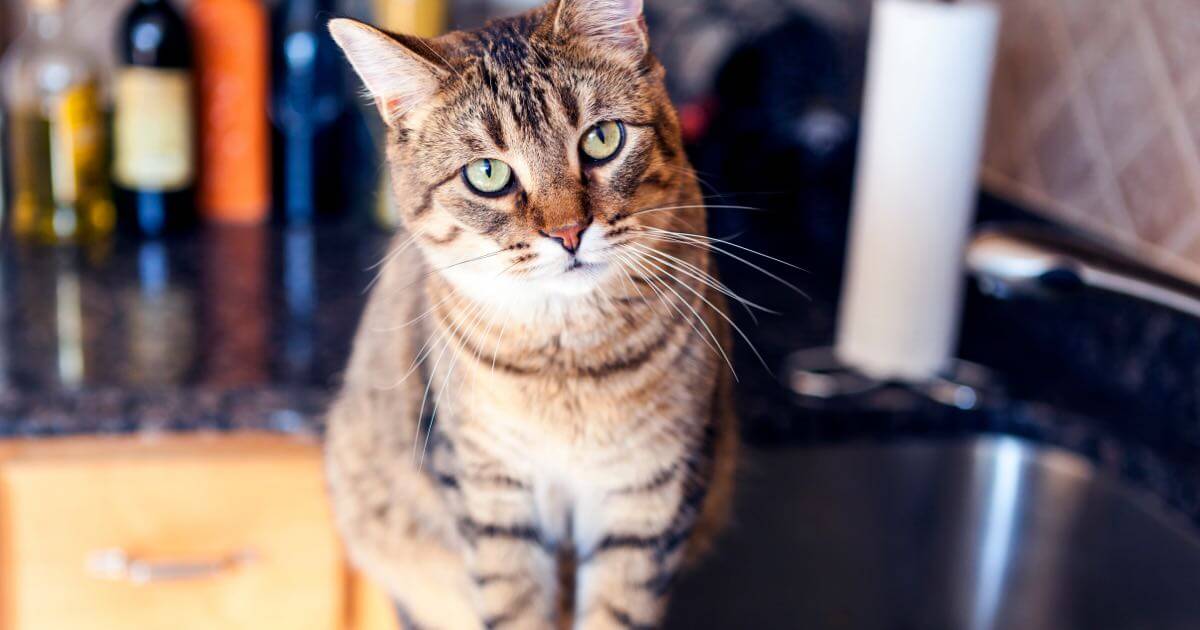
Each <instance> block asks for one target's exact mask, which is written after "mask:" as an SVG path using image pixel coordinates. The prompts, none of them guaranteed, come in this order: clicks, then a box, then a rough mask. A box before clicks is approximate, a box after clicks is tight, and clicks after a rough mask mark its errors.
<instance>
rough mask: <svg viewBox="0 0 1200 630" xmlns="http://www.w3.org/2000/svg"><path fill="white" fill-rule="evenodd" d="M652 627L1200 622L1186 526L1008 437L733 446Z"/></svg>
mask: <svg viewBox="0 0 1200 630" xmlns="http://www.w3.org/2000/svg"><path fill="white" fill-rule="evenodd" d="M741 474H742V478H741V482H740V493H741V494H740V496H739V503H738V507H737V510H736V512H735V514H736V520H735V522H734V523H733V524H732V526H731V528H730V529H729V531H728V532H727V533H726V535H725V536H724V538H722V540H721V542H720V544H719V545H718V547H717V550H716V552H715V553H714V555H713V556H711V557H709V558H707V559H706V560H705V562H703V563H702V564H701V565H700V566H699V567H698V568H697V569H696V570H694V571H692V572H690V573H689V574H688V575H686V576H685V577H684V578H683V579H682V580H681V581H680V583H679V585H678V587H677V590H676V596H675V598H674V601H673V602H672V605H671V611H670V615H669V621H668V624H667V627H668V628H678V629H681V630H682V629H698V628H736V629H741V628H753V629H760V630H761V629H770V628H803V629H807V630H822V629H835V628H836V629H852V630H858V629H864V630H865V629H886V630H908V629H912V630H940V629H947V630H1000V629H1004V630H1008V629H1012V630H1017V629H1020V630H1041V629H1047V630H1050V629H1053V630H1074V629H1081V630H1082V629H1087V630H1097V629H1099V630H1109V629H1112V630H1123V629H1154V630H1174V629H1180V630H1183V629H1188V630H1194V629H1195V628H1200V532H1198V531H1197V530H1196V529H1195V528H1194V526H1192V525H1190V524H1189V523H1188V522H1187V521H1186V520H1184V519H1183V518H1182V517H1181V516H1179V515H1177V514H1174V513H1171V512H1169V511H1168V510H1167V509H1165V508H1164V507H1162V506H1161V505H1159V504H1158V503H1157V502H1156V500H1155V499H1154V498H1153V497H1152V496H1149V495H1147V494H1146V493H1143V492H1141V491H1139V490H1137V489H1135V488H1133V487H1132V486H1129V485H1126V484H1124V483H1123V482H1120V481H1118V480H1116V479H1112V478H1109V477H1108V476H1106V475H1103V474H1101V473H1100V472H1098V471H1097V470H1096V469H1095V468H1094V467H1093V466H1092V464H1091V463H1090V462H1089V461H1088V460H1087V459H1085V458H1083V457H1080V456H1077V455H1075V454H1073V453H1070V452H1068V451H1064V450H1060V449H1054V448H1046V447H1040V446H1037V445H1034V444H1033V443H1030V442H1026V441H1023V440H1018V439H1015V438H1009V437H976V438H970V439H959V440H938V441H935V440H922V441H910V442H887V443H871V444H848V445H847V444H842V445H831V446H806V447H790V448H773V449H770V450H756V449H747V452H746V453H745V456H744V464H743V470H742V473H741Z"/></svg>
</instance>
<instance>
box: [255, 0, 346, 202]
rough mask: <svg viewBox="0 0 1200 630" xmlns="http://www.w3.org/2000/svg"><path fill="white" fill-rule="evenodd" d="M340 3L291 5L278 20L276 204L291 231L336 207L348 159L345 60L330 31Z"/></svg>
mask: <svg viewBox="0 0 1200 630" xmlns="http://www.w3.org/2000/svg"><path fill="white" fill-rule="evenodd" d="M337 4H338V3H337V2H336V0H285V1H284V2H281V3H280V4H279V5H278V6H277V7H276V9H275V11H274V14H273V15H272V32H273V39H274V42H273V43H272V47H271V48H272V75H273V77H272V78H273V80H272V88H273V91H274V94H273V95H272V99H271V101H272V103H271V105H272V107H271V115H272V116H271V117H272V121H273V122H274V124H275V132H276V136H277V138H278V140H277V143H276V144H277V146H278V149H279V153H280V156H279V161H280V162H281V165H282V167H283V168H282V169H279V170H278V173H277V176H278V182H277V189H278V191H279V192H278V194H277V195H276V200H277V202H278V203H279V206H280V209H281V211H282V215H283V217H284V219H285V221H286V222H288V223H306V222H309V221H311V220H312V219H313V216H314V214H315V213H316V211H317V209H318V207H320V206H325V207H335V208H336V207H337V206H338V205H339V203H342V202H344V200H341V199H338V197H339V196H340V195H338V194H337V192H338V191H337V190H336V188H337V186H336V183H337V181H338V180H340V179H341V178H340V177H338V176H337V175H335V174H336V173H337V172H338V170H339V169H338V166H339V164H340V163H341V162H342V161H343V160H345V159H347V157H348V156H344V155H342V151H340V146H339V140H341V139H342V138H341V137H340V136H341V135H342V134H340V133H337V132H338V131H339V130H338V129H337V128H336V124H335V123H337V121H338V119H339V118H340V117H341V116H342V113H343V111H344V110H345V109H346V100H347V98H346V96H347V91H346V89H345V86H344V85H343V84H342V76H343V75H342V73H343V64H344V61H343V60H342V55H341V52H339V51H338V49H337V46H336V45H335V44H334V43H333V39H332V38H330V37H329V35H328V28H327V27H326V23H327V22H328V21H329V18H331V17H332V16H334V15H337Z"/></svg>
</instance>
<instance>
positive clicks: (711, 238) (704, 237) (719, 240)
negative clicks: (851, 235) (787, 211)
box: [641, 225, 809, 273]
mask: <svg viewBox="0 0 1200 630" xmlns="http://www.w3.org/2000/svg"><path fill="white" fill-rule="evenodd" d="M641 227H642V228H644V229H647V230H650V231H653V232H663V233H667V234H670V235H672V236H679V237H684V238H698V239H701V240H705V241H713V242H716V243H721V244H724V245H728V246H730V247H736V248H737V249H740V250H742V251H745V252H749V253H751V254H754V255H755V256H762V257H763V258H766V259H767V260H770V261H773V262H777V263H779V264H781V265H786V266H788V267H791V268H792V269H795V270H796V271H802V272H804V273H809V271H808V270H807V269H804V268H802V267H797V266H796V265H793V264H792V263H790V262H788V261H786V260H781V259H779V258H776V257H774V256H771V255H768V254H764V253H762V252H760V251H758V250H756V249H751V248H749V247H746V246H745V245H739V244H737V243H734V242H732V241H728V240H725V239H722V238H717V237H715V236H708V235H707V234H694V233H692V232H672V231H671V230H664V229H662V228H656V227H651V226H648V225H647V226H641ZM738 236H740V233H739V234H737V235H733V236H731V237H730V238H737V237H738Z"/></svg>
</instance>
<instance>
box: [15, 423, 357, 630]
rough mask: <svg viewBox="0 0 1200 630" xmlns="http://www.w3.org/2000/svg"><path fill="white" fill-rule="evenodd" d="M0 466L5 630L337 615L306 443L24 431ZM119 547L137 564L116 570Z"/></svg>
mask: <svg viewBox="0 0 1200 630" xmlns="http://www.w3.org/2000/svg"><path fill="white" fill-rule="evenodd" d="M2 471H3V474H2V475H0V510H2V513H0V611H2V612H0V620H2V621H0V624H2V627H3V628H4V629H5V630H34V629H36V630H52V629H58V628H62V629H81V628H87V629H89V630H108V629H110V628H111V629H116V628H120V629H122V630H128V629H160V628H161V629H163V630H191V629H196V630H200V629H204V630H224V629H235V628H237V629H240V628H245V629H254V630H261V629H276V628H278V629H281V630H292V629H295V630H306V629H312V630H334V629H335V628H337V629H340V628H341V625H342V615H343V611H344V605H345V601H344V598H345V590H346V589H345V572H344V568H343V565H342V558H341V555H340V551H339V548H338V545H337V540H336V537H335V534H334V531H333V529H332V522H331V516H330V514H329V510H328V507H327V504H326V500H325V492H324V486H323V481H322V476H321V469H320V458H319V455H318V452H317V449H316V448H315V447H313V446H309V445H301V444H293V443H290V442H287V441H285V440H283V439H277V438H270V437H255V436H250V437H230V436H225V437H212V438H203V437H191V438H169V439H167V440H164V441H155V442H152V443H141V442H138V441H136V440H132V439H131V440H122V441H111V440H110V441H101V440H82V441H76V440H68V441H64V442H58V443H53V444H30V445H29V446H28V448H26V449H24V450H18V452H17V453H16V454H15V455H13V456H12V457H10V458H9V460H8V462H7V463H6V464H4V465H3V466H2ZM103 550H114V551H112V552H110V553H108V554H106V555H105V554H101V555H97V552H101V551H103ZM117 550H119V551H117ZM121 553H124V555H125V556H127V558H128V560H129V561H130V562H132V563H134V564H133V566H132V568H133V572H134V574H135V575H124V576H120V575H116V574H119V573H120V571H118V570H117V569H120V563H119V562H115V561H116V560H119V556H120V554H121ZM104 558H107V559H108V563H107V564H108V565H109V566H108V569H109V570H110V573H112V575H109V577H107V578H106V577H103V573H104V571H103V570H102V569H104V566H102V565H103V564H104V563H99V564H98V562H97V561H99V560H102V559H104ZM89 561H90V562H91V564H92V565H93V566H91V567H89V566H88V564H89ZM127 568H129V567H127ZM139 571H141V573H139ZM172 574H174V575H172ZM139 577H141V578H146V579H149V581H146V582H144V583H140V584H139V583H136V582H137V580H138V578H139ZM172 577H173V579H172Z"/></svg>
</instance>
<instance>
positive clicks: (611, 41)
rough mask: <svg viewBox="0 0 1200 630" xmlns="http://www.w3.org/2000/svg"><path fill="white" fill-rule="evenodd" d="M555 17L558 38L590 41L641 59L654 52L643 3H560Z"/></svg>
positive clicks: (589, 0) (580, 0)
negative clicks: (649, 52)
mask: <svg viewBox="0 0 1200 630" xmlns="http://www.w3.org/2000/svg"><path fill="white" fill-rule="evenodd" d="M551 16H552V17H551V19H552V20H553V28H554V32H555V34H557V35H562V36H566V37H577V38H584V39H588V40H591V41H593V42H594V43H596V44H597V45H599V46H603V47H605V48H607V49H609V50H614V51H618V52H622V53H625V54H629V55H632V56H633V57H635V58H638V59H640V58H642V57H644V56H645V55H646V53H647V52H648V51H649V49H650V38H649V35H648V33H647V31H646V19H645V16H644V15H643V14H642V0H557V2H555V4H554V6H553V7H552V11H551Z"/></svg>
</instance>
